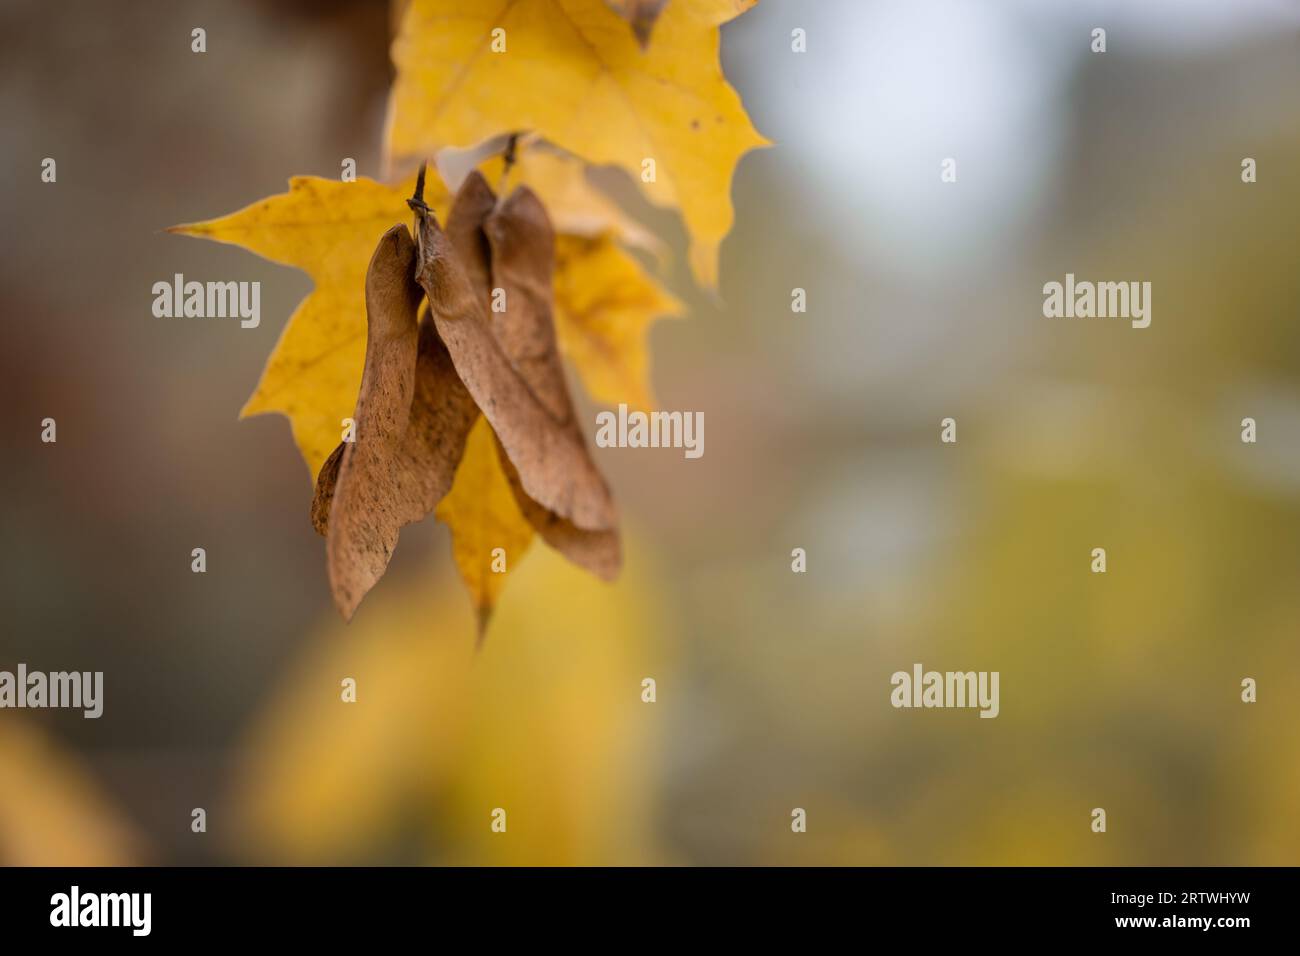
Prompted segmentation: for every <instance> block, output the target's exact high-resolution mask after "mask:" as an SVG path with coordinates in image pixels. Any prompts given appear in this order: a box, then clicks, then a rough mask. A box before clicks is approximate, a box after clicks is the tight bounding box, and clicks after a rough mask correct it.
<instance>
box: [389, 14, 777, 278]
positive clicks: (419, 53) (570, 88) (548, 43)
mask: <svg viewBox="0 0 1300 956" xmlns="http://www.w3.org/2000/svg"><path fill="white" fill-rule="evenodd" d="M754 2H755V0H679V2H675V3H669V4H668V5H667V7H666V8H665V9H664V11H663V13H662V15H661V16H660V17H659V18H658V21H657V22H656V24H655V28H654V42H653V43H651V44H650V47H649V49H647V50H642V49H641V47H640V46H639V45H638V43H637V40H636V38H635V37H634V36H633V35H632V32H631V31H630V30H628V28H627V23H626V22H625V21H624V20H623V19H622V18H621V17H620V16H619V15H618V14H617V13H616V12H615V11H614V10H612V9H611V8H610V7H609V6H608V5H607V4H606V2H605V0H483V2H480V3H474V4H466V3H464V2H463V0H413V2H411V3H410V4H409V6H408V7H407V10H406V12H405V15H404V16H403V18H402V27H401V31H400V33H399V35H398V37H397V39H396V41H395V42H394V43H393V62H394V64H395V65H396V67H397V79H396V80H395V81H394V84H393V89H392V94H391V97H390V99H389V112H388V122H387V127H386V146H387V151H388V153H389V155H390V157H391V158H394V159H396V160H398V161H403V160H406V159H409V158H411V157H418V156H420V155H423V154H426V153H429V152H432V151H436V150H437V149H440V148H442V147H445V146H455V147H466V146H473V145H475V144H478V143H481V142H483V141H485V140H487V139H490V138H492V137H494V136H498V135H501V134H502V133H510V132H519V131H534V132H536V133H538V134H539V135H541V136H543V137H544V138H546V139H547V140H549V141H550V142H552V143H555V144H556V145H558V146H561V147H563V148H564V149H566V150H568V151H569V152H571V153H574V154H576V155H577V156H580V157H581V158H582V159H584V160H586V161H587V162H590V163H594V164H602V165H603V164H609V165H614V166H618V167H620V168H622V169H624V170H627V171H628V172H629V173H631V174H632V176H633V178H634V179H635V181H636V182H637V183H638V184H640V186H641V189H642V190H643V191H644V192H645V194H646V196H647V198H649V199H650V201H651V202H654V203H656V204H657V205H661V206H670V207H675V208H677V209H679V210H680V211H681V215H682V218H683V220H684V221H685V223H686V227H687V229H688V230H689V232H690V235H691V252H690V262H691V268H692V270H693V271H694V273H695V275H696V277H697V278H698V279H699V280H700V281H701V282H703V283H705V284H706V285H708V286H710V287H714V286H716V285H717V275H718V246H719V244H720V243H721V241H722V238H723V237H724V236H725V235H726V234H727V232H728V230H730V228H731V223H732V219H733V212H732V207H731V196H730V194H731V176H732V172H733V171H734V169H735V166H736V163H737V162H738V161H739V159H740V157H741V156H742V155H743V154H744V153H746V152H748V151H749V150H750V149H753V148H755V147H758V146H763V145H767V142H768V141H767V140H766V139H765V138H764V137H762V136H761V135H760V134H759V133H758V132H757V131H756V130H755V129H754V126H753V124H752V123H750V121H749V117H748V115H746V113H745V109H744V107H743V105H742V104H741V102H740V97H739V96H738V95H737V94H736V91H735V90H734V89H733V88H732V87H731V86H730V85H729V84H728V83H727V81H726V79H725V78H724V77H723V75H722V69H721V65H720V63H719V59H718V46H719V30H718V28H719V25H720V24H721V23H723V22H725V21H726V20H728V19H730V18H732V17H734V16H736V15H738V14H740V13H742V12H744V11H745V10H746V9H748V8H749V7H751V6H753V3H754ZM501 31H504V32H501ZM651 167H653V175H652V174H651Z"/></svg>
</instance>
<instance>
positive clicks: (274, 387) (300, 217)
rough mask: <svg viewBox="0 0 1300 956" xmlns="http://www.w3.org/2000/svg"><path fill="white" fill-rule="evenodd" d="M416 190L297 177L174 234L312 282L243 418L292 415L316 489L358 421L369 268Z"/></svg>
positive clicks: (442, 204) (431, 191)
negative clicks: (345, 427) (345, 429)
mask: <svg viewBox="0 0 1300 956" xmlns="http://www.w3.org/2000/svg"><path fill="white" fill-rule="evenodd" d="M429 178H430V182H429V183H428V184H427V185H426V187H425V200H426V201H427V202H428V203H429V204H430V205H431V206H433V207H434V208H435V209H437V210H438V212H439V214H440V215H443V214H445V211H446V205H447V200H448V196H447V193H446V190H445V189H444V188H443V187H442V185H441V184H440V183H438V182H437V180H436V178H435V177H429ZM413 182H414V180H412V181H411V182H407V183H403V184H401V185H397V186H386V185H384V184H382V183H377V182H375V181H374V180H371V179H366V178H364V177H359V178H358V179H357V181H356V182H352V183H345V182H341V181H338V180H332V179H321V178H319V177H316V176H295V177H294V178H293V179H291V180H289V191H288V192H287V193H280V194H279V195H275V196H270V197H268V198H266V199H263V200H260V201H259V202H255V203H253V204H252V205H250V206H247V207H245V208H244V209H241V210H239V211H238V212H233V213H231V214H230V215H228V216H223V217H221V218H220V219H212V220H209V221H207V222H195V223H186V224H184V225H180V226H173V227H172V228H171V230H170V231H171V232H178V233H183V234H185V235H190V236H199V237H201V238H204V239H215V240H217V241H218V242H229V243H233V244H235V245H238V246H243V247H244V248H245V249H248V250H250V251H251V252H255V253H257V254H258V255H260V256H263V257H265V258H267V259H270V260H271V261H273V262H279V263H282V264H284V265H289V266H296V267H297V268H299V269H302V270H303V271H304V272H306V273H307V274H308V275H309V276H311V278H312V282H313V283H314V285H315V288H314V289H313V290H312V292H311V294H310V295H308V296H307V298H305V299H303V301H302V303H301V304H300V305H299V306H298V308H297V309H296V310H295V311H294V313H293V315H292V316H291V317H290V318H289V323H288V325H286V326H285V328H284V332H283V333H281V335H280V340H279V341H278V342H277V343H276V345H275V349H274V351H272V353H271V357H270V359H269V360H268V361H267V363H266V369H265V370H264V371H263V372H262V379H261V381H260V382H259V383H258V385H257V388H256V390H254V392H253V394H252V396H250V397H249V399H248V402H247V403H246V404H245V405H244V408H243V411H241V412H240V417H241V418H246V417H248V416H250V415H261V414H264V413H266V412H280V413H282V414H284V415H286V416H288V418H289V422H290V424H291V426H292V428H293V437H294V440H295V441H296V442H297V444H298V448H299V450H300V451H301V452H302V456H303V458H304V459H306V461H307V467H308V469H310V471H311V476H312V479H313V480H315V477H316V474H317V472H319V471H320V466H321V465H322V464H324V462H325V459H326V458H328V457H329V454H330V452H332V451H333V450H334V447H335V446H336V445H337V444H338V443H339V438H340V436H341V434H342V420H343V419H344V418H348V417H350V416H351V415H352V413H353V409H354V408H355V407H356V401H357V392H358V391H359V390H360V388H361V370H362V367H363V366H364V364H365V357H366V307H365V294H364V293H365V276H366V266H367V265H368V264H369V262H370V256H371V254H372V253H373V252H374V249H375V243H377V242H378V241H379V237H380V236H382V235H383V234H384V232H385V231H387V230H388V229H389V228H391V227H392V225H393V224H394V223H398V222H405V221H407V220H409V219H410V210H409V209H408V208H407V206H406V199H407V197H408V196H410V195H411V192H412V184H413Z"/></svg>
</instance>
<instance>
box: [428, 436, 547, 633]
mask: <svg viewBox="0 0 1300 956" xmlns="http://www.w3.org/2000/svg"><path fill="white" fill-rule="evenodd" d="M433 514H434V517H436V518H437V519H438V520H439V521H441V522H443V523H444V524H446V525H447V527H448V528H450V529H451V553H452V557H453V558H454V559H455V561H456V567H457V569H458V570H459V571H460V577H461V580H462V581H464V582H465V587H467V588H468V589H469V594H470V599H471V600H472V601H473V602H474V607H475V609H476V610H477V611H478V615H479V628H480V633H482V628H483V627H484V626H485V625H486V624H487V618H488V615H489V614H490V613H491V612H492V609H493V607H495V606H496V602H497V597H498V596H499V595H500V594H501V589H502V588H503V587H505V583H506V577H507V575H508V574H509V570H510V569H511V568H513V567H515V566H516V565H517V564H518V563H519V559H520V558H522V557H523V556H524V552H526V551H527V550H528V545H529V544H530V543H531V542H532V540H533V528H532V525H530V524H529V523H528V520H527V519H526V518H525V517H524V516H523V512H521V511H520V510H519V505H517V504H516V503H515V496H514V493H513V492H512V491H511V490H510V482H509V480H508V479H507V478H506V475H505V471H504V470H503V469H502V467H501V461H500V459H499V458H498V457H497V448H496V440H495V439H494V438H493V436H492V426H491V425H489V424H488V420H487V419H486V418H484V417H483V416H482V415H480V416H479V419H478V421H476V422H475V423H474V427H473V428H471V429H470V433H469V438H468V439H466V441H465V456H464V457H463V458H461V460H460V465H459V466H458V467H457V468H456V478H455V480H454V481H453V482H452V486H451V491H449V492H447V495H446V497H445V498H443V499H442V501H440V502H439V503H438V507H437V508H436V509H435V510H434V512H433ZM498 548H499V549H500V554H499V555H498V554H496V553H494V552H496V550H497V549H498ZM498 562H500V564H499V567H502V568H504V569H505V570H504V571H501V570H498V569H496V568H494V564H497V563H498Z"/></svg>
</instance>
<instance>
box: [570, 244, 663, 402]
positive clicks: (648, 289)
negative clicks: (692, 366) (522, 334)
mask: <svg viewBox="0 0 1300 956" xmlns="http://www.w3.org/2000/svg"><path fill="white" fill-rule="evenodd" d="M683 311H684V306H683V305H682V303H681V302H680V301H679V300H678V299H677V298H675V297H674V296H672V295H669V294H668V293H667V292H665V291H664V290H663V289H661V288H660V287H659V285H658V284H657V283H655V282H654V281H653V280H652V279H651V278H650V277H649V276H647V275H646V273H645V270H644V269H643V268H642V267H641V264H640V263H638V262H637V261H636V260H635V259H633V258H632V257H631V256H630V255H628V254H627V252H625V251H624V250H623V249H622V248H620V247H619V245H618V243H616V242H615V241H614V240H613V238H611V236H610V235H608V234H605V235H601V236H597V237H595V238H583V237H581V236H566V235H561V236H558V237H557V238H556V243H555V329H556V334H557V336H558V338H559V343H560V350H561V351H562V352H563V353H564V355H565V356H566V357H567V358H568V359H569V360H570V361H571V362H573V364H574V365H575V366H576V367H577V368H579V369H580V370H581V371H582V381H583V384H584V385H585V386H586V389H587V393H588V394H589V395H591V397H592V398H594V399H595V400H596V401H598V402H604V403H607V404H610V405H617V404H619V403H620V402H626V403H627V404H628V405H630V406H632V407H633V408H641V409H649V408H652V407H653V406H654V399H653V397H652V395H651V392H650V359H649V348H648V346H647V343H646V332H647V330H648V329H649V326H650V324H651V323H652V322H654V321H655V320H656V319H658V318H662V317H667V316H671V317H674V318H675V317H678V316H680V315H681V314H682V313H683Z"/></svg>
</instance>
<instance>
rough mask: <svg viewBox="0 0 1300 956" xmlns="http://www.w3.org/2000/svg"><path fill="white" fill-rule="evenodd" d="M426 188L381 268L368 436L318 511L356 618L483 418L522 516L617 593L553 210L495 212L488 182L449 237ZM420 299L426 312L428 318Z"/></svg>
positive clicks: (515, 203) (348, 610)
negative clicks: (559, 313) (572, 392)
mask: <svg viewBox="0 0 1300 956" xmlns="http://www.w3.org/2000/svg"><path fill="white" fill-rule="evenodd" d="M423 181H424V176H423V171H422V172H421V176H420V179H419V180H418V181H417V186H416V194H415V197H414V198H413V199H412V200H410V201H409V203H410V205H411V208H412V209H413V210H415V212H416V222H417V237H418V242H417V241H416V240H412V238H411V235H410V233H409V232H408V231H407V229H406V227H405V226H404V225H396V226H394V227H393V228H391V229H390V230H388V232H386V233H385V234H384V236H383V238H382V239H381V240H380V242H379V246H378V248H377V249H376V250H375V254H374V256H373V257H372V258H371V261H370V267H369V269H368V271H367V274H366V317H367V333H366V359H365V368H364V371H363V374H362V381H361V390H360V394H359V395H358V397H357V405H356V412H355V416H354V420H355V423H356V438H355V441H352V442H342V443H340V444H339V446H338V447H337V448H336V449H335V450H334V452H333V453H332V454H331V455H330V456H329V458H328V459H327V460H326V462H325V464H324V465H323V466H322V468H321V470H320V473H319V475H318V477H317V483H316V494H315V497H314V499H313V502H312V511H311V514H312V523H313V524H314V525H315V527H316V529H317V531H319V532H320V533H321V534H323V535H325V536H326V555H327V565H328V569H329V579H330V588H331V591H332V593H333V595H334V601H335V604H336V605H337V607H338V609H339V611H340V613H341V614H342V615H343V617H344V618H345V619H351V617H352V615H353V613H354V612H355V611H356V608H357V605H358V604H359V603H360V601H361V599H362V598H363V597H364V596H365V595H366V593H367V592H368V591H369V590H370V588H372V587H373V586H374V585H375V583H376V582H377V581H378V580H379V578H380V577H382V576H383V574H384V571H385V570H386V569H387V567H388V562H389V559H390V558H391V556H392V553H393V549H394V548H395V547H396V545H397V539H398V536H399V534H400V532H401V529H402V528H403V527H404V526H405V525H408V524H411V523H413V522H415V521H419V520H421V519H422V518H424V517H425V516H426V515H428V514H429V513H430V512H431V511H433V510H434V509H435V508H436V506H437V505H438V502H439V501H440V500H441V499H442V498H443V496H444V495H446V493H447V491H448V490H449V489H450V487H451V485H452V481H453V479H454V477H455V474H456V468H457V466H458V465H459V463H460V461H461V458H462V456H463V455H464V452H465V443H466V439H467V436H468V435H469V432H470V429H471V428H472V427H473V425H474V423H475V421H476V420H477V418H478V416H479V412H480V410H481V411H482V412H483V414H484V416H485V417H486V418H487V420H488V424H490V425H491V427H492V430H493V432H494V434H495V436H496V439H495V440H496V443H497V450H498V454H499V457H500V460H501V464H502V466H503V470H504V471H505V473H506V475H507V476H508V478H509V480H510V484H511V490H512V492H513V493H514V496H515V499H516V501H517V503H518V504H519V507H520V510H521V512H522V513H523V514H524V516H525V517H526V518H527V520H528V521H529V523H530V524H532V525H533V527H534V528H536V530H537V531H538V532H539V533H540V534H541V535H542V537H543V539H544V540H546V541H547V542H548V543H550V544H551V545H552V546H553V547H555V548H556V549H557V550H559V551H560V552H561V553H563V554H564V555H565V556H566V557H568V558H569V559H570V560H572V561H574V562H575V563H577V564H579V565H581V566H583V567H585V568H587V569H589V570H591V571H593V572H594V573H596V574H597V575H599V576H600V577H602V578H605V579H607V580H608V579H612V578H613V577H614V576H616V575H617V573H618V570H619V566H620V563H621V555H620V546H619V537H618V530H617V514H616V511H615V508H614V503H613V499H612V497H611V495H610V492H609V488H608V486H607V485H606V484H605V481H604V479H603V478H602V477H601V475H600V472H599V471H598V470H597V468H596V466H595V463H594V462H593V461H592V459H591V457H590V454H589V453H588V451H587V447H586V443H585V441H584V439H583V436H582V433H581V431H580V429H579V427H578V424H577V419H576V416H575V414H574V410H573V403H572V400H571V399H570V397H569V392H568V387H567V385H566V382H565V378H564V371H563V368H562V366H561V364H560V358H559V352H558V349H557V347H556V342H555V328H554V324H553V319H552V313H553V303H552V292H551V274H552V272H553V270H554V263H555V254H554V246H555V238H554V233H553V231H552V229H551V225H550V221H549V219H548V218H547V216H546V211H545V209H544V208H543V207H542V204H541V202H540V201H539V200H538V199H537V197H536V196H535V195H534V194H533V193H532V192H531V191H530V190H528V189H527V188H525V187H520V188H518V189H516V190H515V192H514V193H513V194H512V195H511V196H510V198H509V199H507V200H506V201H505V202H503V203H498V201H497V198H496V196H495V195H494V194H493V193H492V190H491V189H490V188H489V187H488V185H487V182H486V180H484V179H483V177H482V176H481V175H479V174H478V173H477V172H476V173H473V174H471V175H470V177H469V178H468V179H467V180H466V181H465V183H464V184H463V185H462V187H461V189H460V191H459V192H458V193H457V196H456V199H455V201H454V203H453V205H452V209H451V212H450V214H449V215H448V217H447V229H446V231H445V232H444V231H443V230H442V229H441V228H440V227H439V226H438V223H437V220H436V218H435V217H434V215H433V213H432V211H431V210H430V209H429V208H428V206H426V205H425V203H424V201H423V197H422V188H421V187H422V185H423ZM493 288H497V289H501V290H503V293H504V297H505V303H506V309H505V311H504V312H496V313H494V312H491V311H490V309H489V302H490V301H491V297H492V289H493ZM422 294H423V295H424V296H426V297H427V299H428V303H429V309H428V310H426V312H425V315H424V318H423V319H422V320H420V321H417V318H416V317H417V311H418V309H419V305H420V299H421V296H422ZM489 316H492V318H489ZM481 623H486V622H485V621H482V622H481Z"/></svg>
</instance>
